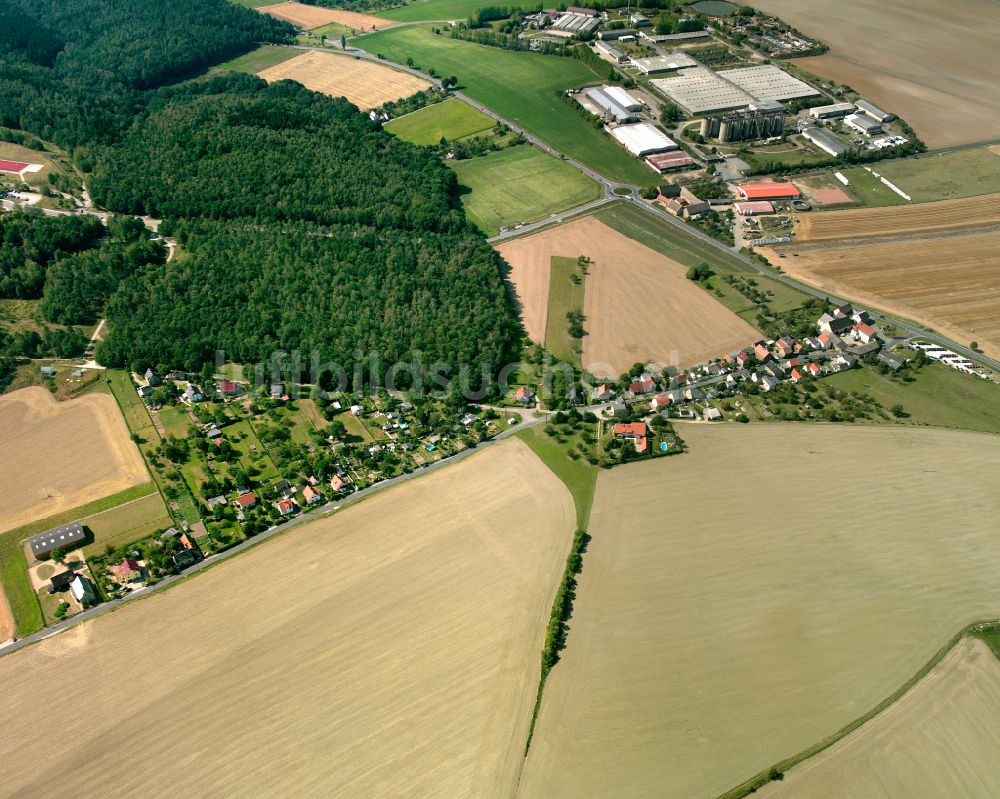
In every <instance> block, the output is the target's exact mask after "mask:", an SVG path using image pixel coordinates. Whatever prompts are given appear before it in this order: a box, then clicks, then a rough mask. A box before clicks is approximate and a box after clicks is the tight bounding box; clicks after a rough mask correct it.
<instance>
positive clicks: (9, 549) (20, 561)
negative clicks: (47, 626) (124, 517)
mask: <svg viewBox="0 0 1000 799" xmlns="http://www.w3.org/2000/svg"><path fill="white" fill-rule="evenodd" d="M151 492H153V493H154V496H157V497H158V496H159V494H156V493H155V492H156V486H155V485H154V484H153V483H144V484H143V485H138V486H132V487H131V488H126V489H125V490H124V491H119V492H118V493H117V494H112V495H111V496H107V497H103V498H102V499H97V500H94V501H93V502H91V503H88V504H87V505H82V506H81V507H79V508H70V509H69V510H66V511H63V512H62V513H58V514H56V515H54V516H49V517H48V518H46V519H39V520H38V521H37V522H32V523H31V524H26V525H24V526H23V527H18V528H16V529H14V530H8V531H7V532H6V533H2V534H0V583H2V585H3V590H4V594H5V595H6V597H7V602H8V603H9V604H10V609H11V613H12V614H13V616H14V625H15V628H16V630H17V634H18V635H19V636H22V637H23V636H25V635H30V634H31V633H33V632H35V631H36V630H40V629H41V628H42V626H43V621H42V611H41V609H40V608H39V606H38V598H37V597H36V596H35V592H34V591H33V590H32V588H31V581H30V580H29V579H28V564H27V561H26V560H25V558H24V548H23V546H22V544H21V542H22V541H24V539H26V538H28V537H29V536H33V535H36V534H38V533H41V532H44V531H45V530H50V529H52V528H53V527H58V526H59V525H61V524H67V523H68V522H72V521H75V520H77V519H82V518H84V517H86V516H92V515H93V514H96V513H101V512H102V511H106V510H108V509H110V508H114V507H117V506H118V505H121V504H122V503H125V502H131V501H132V500H133V499H138V498H139V497H143V496H146V495H148V494H150V493H151Z"/></svg>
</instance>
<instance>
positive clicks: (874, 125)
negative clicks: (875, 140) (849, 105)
mask: <svg viewBox="0 0 1000 799" xmlns="http://www.w3.org/2000/svg"><path fill="white" fill-rule="evenodd" d="M844 124H845V125H847V127H849V128H853V129H854V130H856V131H858V132H859V133H864V134H865V135H866V136H871V135H872V134H873V133H881V132H882V126H881V125H880V124H879V123H878V122H876V121H875V120H874V119H872V118H871V117H869V116H865V115H864V114H848V115H847V116H846V117H844Z"/></svg>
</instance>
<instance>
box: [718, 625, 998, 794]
mask: <svg viewBox="0 0 1000 799" xmlns="http://www.w3.org/2000/svg"><path fill="white" fill-rule="evenodd" d="M996 625H1000V617H994V618H989V619H980V620H978V621H974V622H971V623H969V624H966V625H965V626H964V627H962V629H961V630H959V631H958V632H957V633H955V634H954V635H953V636H952V637H951V638H950V639H948V641H947V643H945V645H944V646H942V647H941V648H940V649H939V650H938V651H937V652H935V653H934V654H933V655H932V656H931V659H930V660H928V661H927V662H926V663H925V664H924V665H923V666H921V667H920V669H918V670H917V673H916V674H914V675H913V676H912V677H910V679H908V680H907V681H906V682H904V683H903V684H902V685H901V686H900V687H899V688H897V689H896V690H895V691H893V692H892V693H891V694H889V696H887V697H886V698H885V699H883V700H882V701H881V702H879V703H878V704H877V705H875V707H873V708H872V709H871V710H869V711H868V712H867V713H864V714H863V715H861V716H858V717H857V718H856V719H854V721H851V722H849V723H848V724H846V725H845V726H843V727H842V728H841V729H839V730H837V731H836V732H835V733H833V734H831V735H828V736H827V737H826V738H823V739H822V740H820V741H818V742H817V743H814V744H813V745H812V746H809V747H807V748H805V749H803V750H802V751H801V752H798V753H797V754H794V755H792V756H791V757H789V758H786V759H784V760H780V761H778V762H777V763H775V764H774V765H773V766H771V767H770V768H768V769H766V770H765V771H761V772H759V773H758V774H755V775H754V776H753V777H751V778H750V779H748V780H746V781H744V782H742V783H740V784H739V785H737V786H736V787H735V788H730V789H729V790H728V791H726V792H725V793H722V794H719V796H718V797H716V799H743V797H745V796H749V795H750V794H752V793H755V792H756V791H757V790H759V789H760V788H762V787H763V786H764V785H766V784H767V783H769V782H772V781H773V780H780V779H782V778H783V777H784V774H785V772H787V771H788V770H789V769H791V768H793V767H794V766H797V765H798V764H799V763H802V762H803V761H805V760H809V759H810V758H812V757H815V756H816V755H818V754H819V753H820V752H822V751H823V750H824V749H828V748H830V747H831V746H833V745H834V744H835V743H837V742H838V741H841V740H842V739H844V738H846V737H847V736H848V735H850V734H851V733H852V732H854V731H855V730H856V729H858V728H859V727H862V726H864V725H865V724H867V723H868V722H869V721H871V720H872V719H874V718H875V717H876V716H878V715H879V714H881V713H883V712H884V711H886V710H888V709H889V708H890V707H892V706H893V705H894V704H896V702H898V701H899V700H900V699H902V698H903V697H904V696H905V695H906V694H907V693H909V692H910V690H911V689H912V688H913V687H914V686H915V685H916V684H917V683H918V682H920V681H921V680H922V679H923V678H924V677H926V676H927V675H928V674H929V673H930V672H931V670H932V669H933V668H934V667H935V666H937V665H938V664H939V663H940V662H941V661H942V660H944V657H945V655H947V654H948V653H949V652H951V650H952V649H954V648H955V647H956V646H957V645H958V643H959V642H960V641H961V640H962V639H963V638H967V637H968V636H969V635H970V634H971V633H973V632H975V631H976V630H977V628H982V627H991V626H996Z"/></svg>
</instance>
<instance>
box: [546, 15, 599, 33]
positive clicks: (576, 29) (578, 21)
mask: <svg viewBox="0 0 1000 799" xmlns="http://www.w3.org/2000/svg"><path fill="white" fill-rule="evenodd" d="M600 24H601V21H600V20H599V19H598V18H597V17H591V16H588V15H585V14H574V13H569V12H567V13H566V14H563V15H562V16H561V17H559V19H557V20H556V21H555V22H554V23H553V24H552V30H554V31H563V32H565V33H569V34H574V33H590V31H592V30H594V28H596V27H597V26H598V25H600Z"/></svg>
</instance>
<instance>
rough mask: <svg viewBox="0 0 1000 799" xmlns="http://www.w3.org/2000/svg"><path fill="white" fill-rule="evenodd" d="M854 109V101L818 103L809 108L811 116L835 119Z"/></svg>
mask: <svg viewBox="0 0 1000 799" xmlns="http://www.w3.org/2000/svg"><path fill="white" fill-rule="evenodd" d="M853 111H854V103H834V104H833V105H817V106H815V107H813V108H810V109H809V116H811V117H812V118H813V119H833V117H842V116H844V115H845V114H850V113H852V112H853Z"/></svg>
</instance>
